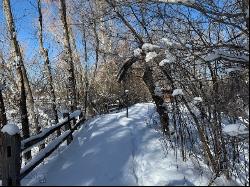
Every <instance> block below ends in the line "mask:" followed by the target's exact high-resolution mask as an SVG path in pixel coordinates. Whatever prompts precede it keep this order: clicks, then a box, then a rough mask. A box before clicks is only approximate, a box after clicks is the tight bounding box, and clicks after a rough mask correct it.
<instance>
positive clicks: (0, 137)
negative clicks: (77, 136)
mask: <svg viewBox="0 0 250 187" xmlns="http://www.w3.org/2000/svg"><path fill="white" fill-rule="evenodd" d="M63 117H64V119H63V120H62V121H61V122H60V123H58V124H56V125H54V126H52V127H50V128H48V129H45V130H43V131H42V132H41V133H40V134H38V135H35V136H31V137H30V138H27V139H24V140H22V139H21V137H20V134H15V135H9V134H8V133H2V132H0V146H1V147H0V148H1V150H0V156H1V159H0V162H1V163H0V169H2V185H3V186H20V181H21V180H22V179H23V178H24V177H25V176H27V175H28V174H29V173H30V172H31V171H32V170H33V169H34V168H35V167H36V166H38V165H39V164H40V163H41V162H42V161H43V160H44V159H45V158H46V157H48V156H49V155H50V154H51V153H52V152H53V151H55V150H56V149H57V148H58V147H59V146H60V145H61V143H63V142H64V141H65V140H67V145H69V144H70V143H71V141H72V140H73V135H72V134H73V132H74V131H75V130H77V129H78V127H80V125H81V124H83V122H84V121H85V118H84V117H83V114H82V112H81V111H75V112H73V113H71V114H69V113H64V114H63ZM77 118H78V120H77ZM63 127H64V130H65V131H64V132H63V133H61V135H60V136H58V137H56V138H55V139H54V140H52V141H51V142H50V143H48V144H47V145H46V146H45V147H43V149H40V151H39V152H38V153H37V155H35V156H34V157H33V158H32V159H31V160H29V161H28V162H27V163H26V165H25V166H24V167H23V168H21V162H22V156H21V155H22V154H23V153H25V152H27V151H29V150H31V149H32V148H33V147H35V146H38V145H40V144H42V143H43V142H45V140H46V138H48V137H49V136H50V135H51V134H53V133H54V132H56V131H58V130H61V129H62V128H63Z"/></svg>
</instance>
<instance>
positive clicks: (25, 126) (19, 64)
mask: <svg viewBox="0 0 250 187" xmlns="http://www.w3.org/2000/svg"><path fill="white" fill-rule="evenodd" d="M3 8H4V12H5V17H6V21H7V25H8V30H9V33H10V39H11V42H12V47H13V48H14V53H15V57H16V59H15V60H16V71H17V76H18V88H19V91H20V97H19V99H20V114H21V122H22V132H23V138H29V137H30V131H29V120H28V112H27V104H26V91H25V86H24V76H23V71H22V68H24V64H23V58H22V54H21V51H20V47H19V44H18V41H17V38H16V31H15V24H14V21H13V16H12V12H11V7H10V1H9V0H3ZM25 158H26V159H27V160H28V159H30V158H31V151H28V152H26V153H25Z"/></svg>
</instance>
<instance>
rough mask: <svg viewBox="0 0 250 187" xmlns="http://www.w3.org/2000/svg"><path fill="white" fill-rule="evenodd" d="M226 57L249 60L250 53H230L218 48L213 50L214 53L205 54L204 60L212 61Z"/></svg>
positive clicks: (228, 58) (242, 60)
mask: <svg viewBox="0 0 250 187" xmlns="http://www.w3.org/2000/svg"><path fill="white" fill-rule="evenodd" d="M221 58H222V59H226V60H230V61H241V62H249V55H245V54H242V55H236V54H230V53H228V52H226V51H222V50H217V51H213V52H212V53H210V54H208V55H206V56H204V60H205V61H207V62H212V61H215V60H218V59H221Z"/></svg>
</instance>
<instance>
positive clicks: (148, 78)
mask: <svg viewBox="0 0 250 187" xmlns="http://www.w3.org/2000/svg"><path fill="white" fill-rule="evenodd" d="M143 81H144V82H145V84H146V85H147V88H148V90H149V92H150V93H151V96H152V99H153V100H154V102H155V104H156V109H157V112H158V113H159V115H160V121H161V125H162V130H163V132H164V134H166V135H169V117H168V114H167V113H166V109H165V108H164V106H163V103H164V99H163V98H162V97H160V96H158V95H156V94H155V84H154V80H153V72H152V70H151V69H150V67H149V66H147V67H146V69H145V72H144V75H143Z"/></svg>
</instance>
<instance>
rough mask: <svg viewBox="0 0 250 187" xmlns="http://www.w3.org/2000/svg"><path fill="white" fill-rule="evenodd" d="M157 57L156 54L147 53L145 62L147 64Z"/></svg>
mask: <svg viewBox="0 0 250 187" xmlns="http://www.w3.org/2000/svg"><path fill="white" fill-rule="evenodd" d="M157 56H158V54H157V53H156V52H149V53H147V55H146V59H145V60H146V62H149V61H151V60H153V59H154V58H155V57H157Z"/></svg>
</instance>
